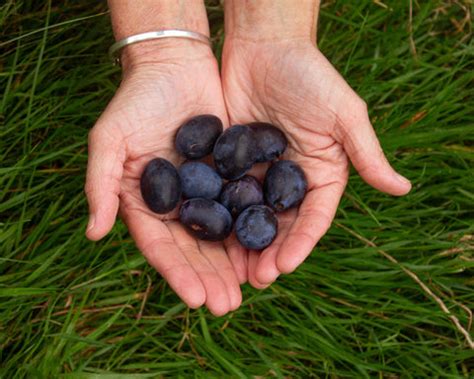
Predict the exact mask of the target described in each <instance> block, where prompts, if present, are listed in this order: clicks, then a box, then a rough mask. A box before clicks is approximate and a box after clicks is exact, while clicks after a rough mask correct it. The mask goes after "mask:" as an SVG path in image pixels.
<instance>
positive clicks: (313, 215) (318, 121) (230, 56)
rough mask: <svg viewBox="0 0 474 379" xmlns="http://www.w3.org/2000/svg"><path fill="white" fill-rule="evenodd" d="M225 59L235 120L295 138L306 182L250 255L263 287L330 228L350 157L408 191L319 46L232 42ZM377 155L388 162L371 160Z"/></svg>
mask: <svg viewBox="0 0 474 379" xmlns="http://www.w3.org/2000/svg"><path fill="white" fill-rule="evenodd" d="M243 57H244V58H243ZM245 58H247V59H245ZM223 62H224V63H223V87H224V94H225V100H226V104H227V111H228V114H229V117H230V121H231V122H232V123H242V122H249V121H253V120H255V119H256V120H259V121H269V122H271V123H273V124H275V125H277V126H278V127H280V128H281V129H283V130H284V131H285V133H286V135H287V137H288V139H289V147H288V149H287V151H286V152H285V156H284V157H285V158H287V159H292V160H294V161H296V162H297V163H299V164H300V165H301V166H302V168H303V170H304V171H305V173H306V175H307V178H308V184H309V186H308V193H307V195H306V197H305V200H304V202H303V204H302V205H301V206H300V208H299V209H298V210H291V211H287V212H285V213H283V214H280V215H279V233H278V237H277V239H276V240H275V241H274V243H273V244H272V245H271V246H269V247H268V248H267V249H266V250H264V251H263V252H262V253H261V254H257V253H256V252H251V251H250V252H248V276H249V280H250V282H251V283H252V284H253V285H254V286H256V287H259V288H261V287H264V286H266V285H267V284H268V283H271V282H272V281H273V280H275V278H276V277H277V276H278V275H279V273H280V272H291V271H293V270H294V269H295V268H296V267H297V266H298V265H299V264H300V263H301V262H302V261H303V260H304V259H305V258H306V257H307V255H308V254H309V253H310V252H311V250H312V248H313V246H314V245H315V244H316V243H317V241H318V240H319V239H320V238H321V237H322V236H323V235H324V233H325V232H326V231H327V229H328V228H329V226H330V224H331V222H332V220H333V218H334V215H335V212H336V209H337V205H338V203H339V200H340V198H341V196H342V193H343V191H344V188H345V186H346V184H347V179H348V168H349V165H348V163H349V159H348V156H347V155H346V152H347V154H349V155H350V158H351V160H352V162H353V163H354V165H355V166H356V168H357V169H358V171H359V172H360V173H361V175H362V176H363V177H364V179H365V180H366V181H367V182H369V183H370V184H372V185H373V186H374V187H376V188H379V189H381V190H384V191H387V192H390V193H392V194H402V193H405V192H406V186H405V188H401V186H400V183H397V184H394V181H393V180H394V178H393V177H389V176H390V175H393V171H392V170H391V169H390V172H384V173H382V175H381V174H380V172H378V171H380V170H382V169H384V170H386V169H387V167H384V166H383V165H384V164H385V165H387V166H388V163H387V162H386V160H385V159H384V158H383V159H382V157H383V153H382V151H381V149H380V146H379V145H378V142H377V140H376V138H375V135H374V134H373V131H372V129H371V127H370V122H369V120H368V116H367V111H366V110H365V108H364V107H365V106H364V103H363V102H362V101H361V100H360V98H359V97H358V96H357V94H356V93H355V92H354V91H353V90H352V89H351V88H350V87H349V86H348V85H347V83H346V82H345V81H344V79H343V78H342V77H341V76H340V75H339V74H338V73H337V71H336V70H335V69H334V68H333V67H332V65H331V64H330V63H329V62H328V61H327V60H326V59H325V57H324V56H323V55H322V54H321V53H320V52H319V51H318V50H317V49H315V48H314V46H312V45H310V44H308V43H306V42H305V43H303V44H298V43H293V44H288V43H286V42H281V43H275V42H272V43H271V44H268V45H263V46H262V44H260V45H258V46H256V45H252V44H248V43H243V42H239V41H231V42H229V43H228V44H227V45H226V47H225V50H224V58H223ZM360 142H363V143H362V144H361V143H360ZM364 143H365V144H366V145H367V148H364ZM373 152H375V153H376V154H377V157H376V158H379V159H381V160H382V162H377V160H375V161H373V160H371V159H370V155H371V154H372V153H373ZM372 155H373V154H372ZM388 167H389V166H388ZM375 174H377V175H375ZM234 249H237V248H235V247H234ZM241 250H242V249H241ZM230 254H231V255H237V252H232V251H231V252H230ZM240 254H241V255H242V254H245V252H244V251H240Z"/></svg>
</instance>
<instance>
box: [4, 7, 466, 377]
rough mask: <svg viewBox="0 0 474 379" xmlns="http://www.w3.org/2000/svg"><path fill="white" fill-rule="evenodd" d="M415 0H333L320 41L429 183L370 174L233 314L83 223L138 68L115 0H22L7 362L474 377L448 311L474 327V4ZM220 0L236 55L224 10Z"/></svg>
mask: <svg viewBox="0 0 474 379" xmlns="http://www.w3.org/2000/svg"><path fill="white" fill-rule="evenodd" d="M410 3H411V1H403V2H402V1H388V0H387V1H375V0H374V1H369V0H365V1H362V0H361V1H349V0H341V1H337V2H335V1H326V2H325V3H324V4H323V8H322V12H321V19H320V26H319V41H320V47H321V49H322V51H323V52H324V53H325V54H326V55H327V56H328V57H329V59H330V60H331V61H332V62H333V63H334V64H335V65H336V66H337V67H338V69H339V70H340V71H341V72H342V73H343V74H344V75H345V77H346V78H347V79H348V80H349V82H350V83H351V85H352V86H353V87H354V88H356V89H357V91H358V92H359V93H360V94H361V95H362V97H363V98H364V99H366V100H367V102H368V104H369V108H370V113H371V117H372V119H373V121H374V125H375V126H376V129H377V132H378V134H379V136H380V138H381V141H382V144H383V146H384V148H385V150H386V152H387V154H388V156H389V159H390V160H391V162H393V164H394V165H395V167H397V168H398V169H399V170H400V171H401V172H402V173H403V174H405V175H407V176H408V177H409V178H410V179H411V180H412V182H413V184H414V188H413V191H412V192H411V193H410V194H409V195H408V196H406V197H404V198H393V197H390V196H387V195H383V194H381V193H378V192H376V191H375V190H373V189H371V188H369V187H368V186H367V185H366V184H364V183H363V182H362V181H361V180H360V179H359V178H358V177H357V175H355V174H353V175H351V180H350V185H349V187H348V190H347V192H346V194H345V196H344V198H343V200H342V203H341V206H340V208H339V211H338V213H337V217H336V220H335V222H334V224H333V226H332V228H331V229H330V231H329V232H328V234H327V235H326V236H325V237H324V238H323V240H322V241H321V243H320V245H319V247H318V248H317V249H315V251H314V253H313V254H312V256H311V257H310V258H309V259H308V260H307V262H306V263H305V264H304V265H302V266H301V268H299V269H298V270H297V272H295V273H294V274H292V275H288V276H284V277H281V278H280V279H279V280H278V281H277V282H276V283H275V284H274V285H272V286H271V287H270V288H269V289H267V290H265V291H258V290H255V289H252V288H251V287H249V286H248V285H245V286H244V287H243V292H244V303H243V305H242V307H241V308H240V309H239V310H238V311H236V312H234V313H232V314H229V315H228V316H225V317H222V318H214V317H212V316H211V315H210V314H209V313H208V312H207V311H206V310H204V309H203V310H196V311H192V310H189V309H187V308H185V306H184V305H183V304H182V303H180V302H179V300H178V298H177V297H176V296H175V295H174V294H173V292H172V291H171V290H170V289H169V287H168V286H167V284H166V283H165V282H164V281H163V280H162V279H161V278H160V276H159V275H158V274H157V273H156V272H155V271H154V270H153V269H151V268H150V267H149V266H148V265H147V264H146V262H145V260H144V259H143V258H142V256H141V255H140V254H139V252H138V251H137V250H136V248H135V246H134V244H133V241H132V240H131V239H130V237H129V236H128V234H127V231H126V228H125V227H124V226H123V225H122V224H121V223H120V222H118V223H117V225H116V227H115V228H114V230H113V232H112V233H111V234H110V235H108V236H107V237H106V238H105V239H104V240H103V241H101V242H98V243H91V242H88V241H87V240H86V239H85V238H84V229H85V225H86V219H87V205H86V201H85V198H84V194H83V192H82V189H83V182H84V173H85V167H86V163H87V154H86V142H87V133H88V130H89V128H90V127H91V126H92V125H93V124H94V121H95V120H96V119H97V117H98V115H99V114H100V112H101V110H102V109H103V108H104V107H105V105H106V103H107V101H108V100H109V99H110V98H111V96H112V95H113V93H114V90H115V88H116V87H117V85H118V83H119V79H120V72H119V70H118V69H117V68H115V67H112V66H111V65H110V64H109V61H108V60H107V57H106V50H107V48H108V46H109V44H110V43H111V41H112V35H111V31H110V25H109V19H108V15H107V14H106V13H105V11H106V8H105V6H104V4H98V3H97V2H93V1H91V0H89V1H81V2H72V1H67V2H52V3H47V2H33V1H27V0H24V1H13V0H6V2H3V5H0V28H1V30H2V32H1V33H2V34H1V35H2V37H1V41H0V96H1V97H0V113H1V116H0V161H1V166H0V272H1V276H0V297H1V304H0V362H1V365H0V377H2V378H23V377H25V378H26V377H27V378H54V377H64V378H102V377H113V378H148V377H153V378H155V377H162V376H163V377H199V378H200V377H202V378H213V377H215V378H222V377H236V378H245V377H280V378H281V377H302V378H307V377H320V378H326V377H329V378H349V377H357V378H369V377H377V378H424V377H427V378H468V377H473V376H474V364H473V362H474V350H472V349H469V347H468V345H467V342H466V338H465V336H464V335H463V334H462V333H461V332H460V331H459V329H458V328H456V326H455V325H454V324H453V322H452V319H450V317H449V316H451V317H452V316H455V317H457V318H458V319H459V322H460V324H461V325H462V326H463V327H464V328H465V329H466V330H468V329H469V328H470V324H471V321H472V317H471V311H469V309H470V308H471V309H472V308H473V305H474V292H473V284H474V279H473V276H472V274H473V267H474V258H473V254H472V252H473V250H474V233H473V232H474V180H473V178H474V170H473V167H474V112H473V109H474V85H473V83H474V44H473V40H472V29H471V28H472V11H473V3H472V1H467V0H464V1H461V0H458V1H447V0H446V1H413V12H412V13H413V15H412V19H411V20H410V16H409V15H410ZM208 10H209V16H210V20H211V22H212V30H213V33H214V35H215V36H216V38H215V42H216V51H217V52H218V53H219V52H220V50H221V45H222V37H223V32H222V27H223V25H222V23H223V21H222V9H221V7H220V6H218V5H209V9H208ZM384 253H385V254H389V255H390V256H392V257H393V258H395V259H396V260H397V261H398V262H399V264H396V263H393V262H391V261H390V260H389V259H387V257H386V256H384V255H383V254H384ZM407 269H408V270H410V271H411V272H413V273H415V274H416V275H417V276H418V278H419V279H420V280H421V281H422V282H423V283H425V284H426V286H428V287H429V289H430V290H431V291H432V292H433V293H434V294H435V295H436V296H438V297H439V298H440V299H441V300H442V301H443V302H444V303H445V304H446V307H447V309H448V311H449V312H450V315H447V314H446V313H445V312H443V311H442V310H441V309H440V306H439V304H438V303H437V302H435V301H434V300H433V299H432V298H431V297H429V296H427V295H426V293H425V292H424V291H423V290H422V288H421V287H420V285H419V284H418V283H416V282H415V281H414V280H413V278H412V277H410V276H409V275H407V272H406V270H407ZM404 270H405V271H404ZM137 315H141V317H137Z"/></svg>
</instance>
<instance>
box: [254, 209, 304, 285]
mask: <svg viewBox="0 0 474 379" xmlns="http://www.w3.org/2000/svg"><path fill="white" fill-rule="evenodd" d="M297 214H298V211H297V210H296V209H291V210H289V211H287V212H284V213H282V214H280V215H278V233H277V236H276V238H275V241H273V242H272V244H271V245H270V246H268V247H267V248H266V249H265V250H263V251H262V253H261V254H260V256H259V258H258V262H257V267H256V269H255V278H256V279H257V281H258V282H259V283H261V284H270V283H273V282H274V281H275V280H276V279H277V278H278V276H279V275H280V270H279V269H278V267H277V262H276V261H277V255H278V251H279V250H280V247H281V244H282V243H283V241H285V240H286V237H287V236H288V233H289V231H290V229H291V226H292V225H293V223H294V222H295V220H296V216H297Z"/></svg>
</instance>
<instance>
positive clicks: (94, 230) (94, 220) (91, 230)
mask: <svg viewBox="0 0 474 379" xmlns="http://www.w3.org/2000/svg"><path fill="white" fill-rule="evenodd" d="M114 223H115V218H114V219H112V220H101V219H100V218H99V217H97V215H94V214H93V215H91V216H90V218H89V223H88V225H87V229H86V237H87V238H88V239H89V240H91V241H99V240H100V239H102V238H104V237H105V236H106V235H107V233H109V232H110V230H111V229H112V227H113V226H114Z"/></svg>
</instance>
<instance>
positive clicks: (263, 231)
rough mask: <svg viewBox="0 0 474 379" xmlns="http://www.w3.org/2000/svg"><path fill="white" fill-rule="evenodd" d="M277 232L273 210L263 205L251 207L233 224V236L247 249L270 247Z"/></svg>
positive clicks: (276, 221) (276, 222)
mask: <svg viewBox="0 0 474 379" xmlns="http://www.w3.org/2000/svg"><path fill="white" fill-rule="evenodd" d="M277 231H278V220H277V218H276V216H275V213H274V212H273V210H271V209H270V208H269V207H267V206H265V205H252V206H250V207H248V208H247V209H246V210H244V211H243V212H242V213H241V214H240V215H239V217H238V218H237V221H236V222H235V234H236V235H237V239H238V240H239V242H240V244H241V245H242V246H244V247H246V248H247V249H251V250H262V249H264V248H266V247H267V246H268V245H270V244H271V243H272V242H273V240H274V239H275V237H276V234H277Z"/></svg>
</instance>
